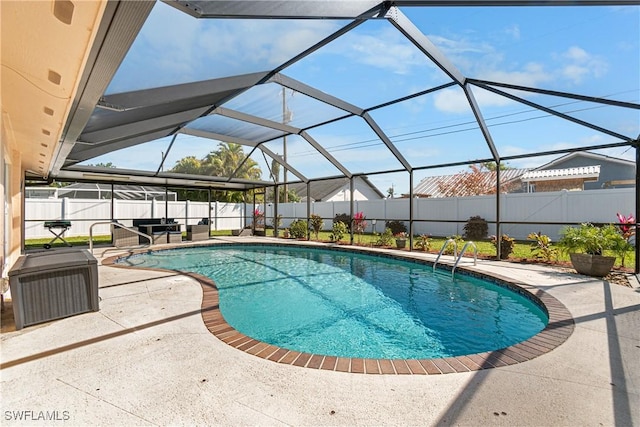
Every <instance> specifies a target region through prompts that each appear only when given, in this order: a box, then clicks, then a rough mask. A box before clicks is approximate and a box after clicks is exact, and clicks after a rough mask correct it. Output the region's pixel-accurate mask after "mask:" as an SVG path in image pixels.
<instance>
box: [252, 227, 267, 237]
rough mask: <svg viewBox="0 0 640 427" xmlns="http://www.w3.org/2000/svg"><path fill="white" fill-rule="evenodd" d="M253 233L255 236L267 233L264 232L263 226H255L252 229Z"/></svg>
mask: <svg viewBox="0 0 640 427" xmlns="http://www.w3.org/2000/svg"><path fill="white" fill-rule="evenodd" d="M253 234H254V235H255V236H263V237H264V236H266V235H267V232H266V230H265V229H264V228H256V229H255V230H254V232H253Z"/></svg>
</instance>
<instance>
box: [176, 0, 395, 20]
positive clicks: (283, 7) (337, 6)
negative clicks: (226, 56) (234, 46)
mask: <svg viewBox="0 0 640 427" xmlns="http://www.w3.org/2000/svg"><path fill="white" fill-rule="evenodd" d="M163 1H164V2H165V3H167V4H169V5H171V6H173V7H175V8H177V9H180V10H182V11H183V12H185V13H187V14H189V15H191V16H194V17H196V18H236V19H238V18H244V19H247V18H248V19H292V18H303V19H355V18H371V17H374V16H376V15H377V13H378V10H379V9H380V7H381V6H382V5H383V3H384V2H381V1H380V0H358V1H317V0H285V1H283V0H280V1H261V0H216V1H202V0H186V1H185V0H173V1H171V0H163Z"/></svg>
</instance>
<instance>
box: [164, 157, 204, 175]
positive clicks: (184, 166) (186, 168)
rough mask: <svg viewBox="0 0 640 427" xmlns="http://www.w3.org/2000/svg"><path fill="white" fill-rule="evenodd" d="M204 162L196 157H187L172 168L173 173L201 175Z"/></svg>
mask: <svg viewBox="0 0 640 427" xmlns="http://www.w3.org/2000/svg"><path fill="white" fill-rule="evenodd" d="M201 171H202V162H201V161H200V160H198V159H196V157H195V156H187V157H184V158H182V159H180V160H178V161H177V162H176V165H175V166H174V167H173V168H171V172H176V173H188V174H193V175H198V174H201Z"/></svg>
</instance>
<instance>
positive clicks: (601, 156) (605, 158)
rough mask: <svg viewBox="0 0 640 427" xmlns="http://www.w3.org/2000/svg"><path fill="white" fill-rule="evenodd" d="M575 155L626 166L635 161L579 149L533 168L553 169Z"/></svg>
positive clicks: (631, 164)
mask: <svg viewBox="0 0 640 427" xmlns="http://www.w3.org/2000/svg"><path fill="white" fill-rule="evenodd" d="M576 157H586V158H589V159H593V160H595V161H596V162H595V163H597V162H600V163H601V162H613V163H619V164H622V165H627V166H635V162H634V161H631V160H626V159H620V158H618V157H611V156H605V155H604V154H598V153H592V152H590V151H579V152H573V153H569V154H567V155H564V156H562V157H558V158H557V159H555V160H552V161H550V162H549V163H546V164H544V165H542V166H538V167H537V168H535V170H539V169H553V167H554V166H556V165H558V164H561V163H564V162H566V161H567V160H571V159H574V158H576Z"/></svg>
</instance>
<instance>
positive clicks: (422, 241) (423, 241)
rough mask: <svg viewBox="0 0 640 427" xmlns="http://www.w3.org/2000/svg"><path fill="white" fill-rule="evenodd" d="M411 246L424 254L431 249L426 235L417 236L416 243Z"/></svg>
mask: <svg viewBox="0 0 640 427" xmlns="http://www.w3.org/2000/svg"><path fill="white" fill-rule="evenodd" d="M413 245H414V246H415V247H416V248H418V249H420V250H421V251H423V252H426V251H428V250H429V249H431V242H430V241H429V236H428V235H427V234H422V235H420V236H418V238H417V239H416V242H415V243H414V244H413Z"/></svg>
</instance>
